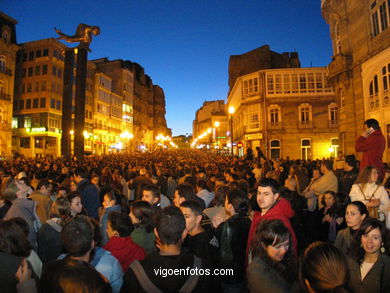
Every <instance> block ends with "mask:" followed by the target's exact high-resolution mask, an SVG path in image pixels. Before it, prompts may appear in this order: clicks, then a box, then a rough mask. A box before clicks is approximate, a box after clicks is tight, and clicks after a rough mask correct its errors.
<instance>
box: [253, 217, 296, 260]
mask: <svg viewBox="0 0 390 293" xmlns="http://www.w3.org/2000/svg"><path fill="white" fill-rule="evenodd" d="M251 253H252V258H254V257H259V258H260V259H262V260H263V261H264V262H266V263H268V264H270V265H276V264H277V263H280V262H282V263H286V264H290V263H291V261H292V259H293V252H292V242H291V234H290V232H289V231H288V229H287V227H286V226H285V225H284V224H283V222H282V221H281V220H279V219H275V220H264V221H262V222H261V223H260V224H259V225H258V226H257V228H256V234H255V237H254V238H253V240H252V243H251Z"/></svg>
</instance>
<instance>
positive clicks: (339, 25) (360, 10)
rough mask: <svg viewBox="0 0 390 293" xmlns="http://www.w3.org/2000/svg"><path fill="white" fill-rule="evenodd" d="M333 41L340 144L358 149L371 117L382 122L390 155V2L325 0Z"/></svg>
mask: <svg viewBox="0 0 390 293" xmlns="http://www.w3.org/2000/svg"><path fill="white" fill-rule="evenodd" d="M321 8H322V15H323V17H324V19H325V20H326V22H327V23H328V24H329V29H330V37H331V40H332V45H333V57H332V59H333V60H332V62H331V63H330V64H329V65H328V71H329V81H330V83H331V85H332V86H333V88H334V90H335V94H336V100H337V103H338V104H339V105H340V127H339V133H340V143H341V149H342V150H343V151H344V152H345V153H347V154H351V153H355V140H356V138H357V136H359V135H360V133H361V132H362V130H363V123H364V121H365V120H366V119H369V118H375V119H377V120H378V121H379V123H380V126H381V128H382V132H383V134H384V135H385V136H386V139H387V148H386V151H385V154H384V160H385V161H389V160H390V148H389V146H390V137H389V136H390V101H389V98H390V93H389V87H390V2H389V1H387V0H337V1H336V0H322V1H321Z"/></svg>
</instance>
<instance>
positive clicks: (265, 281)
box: [247, 257, 299, 293]
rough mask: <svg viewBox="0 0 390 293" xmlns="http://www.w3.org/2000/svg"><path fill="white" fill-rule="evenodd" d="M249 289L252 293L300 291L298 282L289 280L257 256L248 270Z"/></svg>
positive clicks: (290, 292)
mask: <svg viewBox="0 0 390 293" xmlns="http://www.w3.org/2000/svg"><path fill="white" fill-rule="evenodd" d="M247 278H248V289H249V291H250V292H251V293H293V292H299V284H298V282H297V281H296V282H292V283H291V282H287V280H286V279H284V278H283V277H282V276H281V275H280V274H279V273H278V272H277V271H276V270H275V269H274V268H272V267H271V266H270V265H268V264H267V263H266V262H264V261H263V260H262V259H261V258H260V257H255V258H254V259H253V261H252V262H251V263H250V265H249V266H248V270H247Z"/></svg>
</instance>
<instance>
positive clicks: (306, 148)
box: [301, 138, 311, 160]
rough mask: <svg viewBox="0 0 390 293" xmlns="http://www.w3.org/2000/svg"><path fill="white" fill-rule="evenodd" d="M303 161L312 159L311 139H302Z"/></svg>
mask: <svg viewBox="0 0 390 293" xmlns="http://www.w3.org/2000/svg"><path fill="white" fill-rule="evenodd" d="M301 159H302V160H308V159H311V139H310V138H303V139H301Z"/></svg>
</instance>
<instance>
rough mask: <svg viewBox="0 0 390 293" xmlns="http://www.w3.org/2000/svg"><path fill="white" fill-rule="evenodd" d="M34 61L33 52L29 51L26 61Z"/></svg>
mask: <svg viewBox="0 0 390 293" xmlns="http://www.w3.org/2000/svg"><path fill="white" fill-rule="evenodd" d="M33 60H34V51H31V52H29V53H28V61H33Z"/></svg>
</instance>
